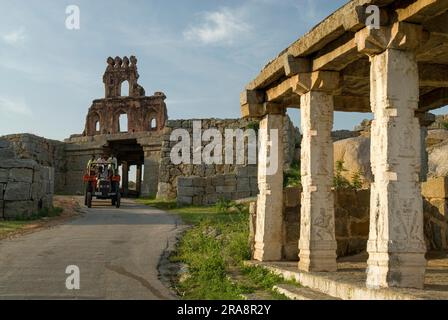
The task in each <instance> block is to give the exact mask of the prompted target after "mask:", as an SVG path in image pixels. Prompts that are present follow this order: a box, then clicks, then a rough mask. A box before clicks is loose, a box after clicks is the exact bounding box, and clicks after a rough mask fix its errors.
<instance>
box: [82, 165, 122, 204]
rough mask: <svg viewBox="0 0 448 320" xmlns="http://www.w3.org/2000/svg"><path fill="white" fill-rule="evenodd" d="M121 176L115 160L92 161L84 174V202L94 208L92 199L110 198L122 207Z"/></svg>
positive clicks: (113, 202)
mask: <svg viewBox="0 0 448 320" xmlns="http://www.w3.org/2000/svg"><path fill="white" fill-rule="evenodd" d="M120 180H121V177H120V175H118V173H117V168H116V164H115V163H113V162H106V161H105V162H96V161H93V162H90V163H89V165H88V167H87V169H86V174H85V175H84V184H85V185H86V187H85V197H84V204H85V205H86V206H87V207H89V208H92V199H93V197H95V198H96V199H101V200H105V199H110V200H111V202H112V205H113V206H116V207H117V208H120V205H121V193H120Z"/></svg>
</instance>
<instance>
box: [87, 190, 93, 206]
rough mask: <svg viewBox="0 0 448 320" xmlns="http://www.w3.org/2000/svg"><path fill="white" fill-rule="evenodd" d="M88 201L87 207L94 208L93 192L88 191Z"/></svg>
mask: <svg viewBox="0 0 448 320" xmlns="http://www.w3.org/2000/svg"><path fill="white" fill-rule="evenodd" d="M86 202H87V207H88V208H92V193H91V192H87V195H86Z"/></svg>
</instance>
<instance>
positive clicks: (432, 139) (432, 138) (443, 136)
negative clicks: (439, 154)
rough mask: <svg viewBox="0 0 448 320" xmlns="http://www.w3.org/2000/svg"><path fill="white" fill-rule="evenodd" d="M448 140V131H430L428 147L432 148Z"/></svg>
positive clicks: (427, 139) (427, 141)
mask: <svg viewBox="0 0 448 320" xmlns="http://www.w3.org/2000/svg"><path fill="white" fill-rule="evenodd" d="M447 140H448V130H446V129H434V130H428V137H427V138H426V143H427V146H428V147H432V146H434V145H436V144H439V143H441V142H444V141H447Z"/></svg>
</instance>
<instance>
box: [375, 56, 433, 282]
mask: <svg viewBox="0 0 448 320" xmlns="http://www.w3.org/2000/svg"><path fill="white" fill-rule="evenodd" d="M371 97H372V101H371V105H372V111H373V113H374V116H375V119H374V120H373V121H372V129H371V164H372V173H373V175H374V177H375V179H374V183H373V184H372V189H371V209H370V210H371V211H370V233H369V241H368V248H367V250H368V252H369V260H368V269H367V286H368V287H371V288H380V287H415V288H423V283H424V274H425V266H426V261H425V257H424V254H425V252H426V246H425V241H424V235H423V204H422V197H421V191H420V177H419V174H420V161H421V151H420V150H421V145H420V139H421V133H420V125H419V121H418V119H417V118H416V116H415V111H416V110H417V108H418V99H419V82H418V66H417V62H416V58H415V54H414V53H413V52H412V51H404V50H397V49H387V50H386V51H385V52H383V53H381V54H379V55H376V56H372V57H371ZM416 142H417V143H416Z"/></svg>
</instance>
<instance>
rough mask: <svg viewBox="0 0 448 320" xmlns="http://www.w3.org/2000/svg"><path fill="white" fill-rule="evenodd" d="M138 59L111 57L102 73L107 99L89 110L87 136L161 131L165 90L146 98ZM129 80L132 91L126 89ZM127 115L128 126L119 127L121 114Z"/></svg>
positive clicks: (163, 117) (85, 134)
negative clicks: (140, 78) (139, 72)
mask: <svg viewBox="0 0 448 320" xmlns="http://www.w3.org/2000/svg"><path fill="white" fill-rule="evenodd" d="M138 78H139V74H138V72H137V58H136V57H134V56H131V57H130V58H128V57H124V58H123V59H122V58H120V57H116V58H115V59H113V58H111V57H109V58H108V59H107V68H106V71H105V73H104V76H103V82H104V87H105V98H104V99H98V100H94V101H93V104H92V106H91V107H90V109H89V112H88V115H87V119H86V126H85V130H84V134H83V135H84V136H95V135H104V134H117V133H134V132H146V131H160V130H162V129H163V128H164V126H165V122H166V120H167V110H166V104H165V99H166V96H165V94H164V93H162V92H156V93H154V95H153V96H149V97H147V96H146V95H145V89H143V87H142V86H140V85H139V84H138V82H137V81H138ZM126 82H127V83H128V86H129V92H123V90H122V88H123V84H124V83H126ZM122 115H126V118H127V129H124V128H120V117H121V116H122Z"/></svg>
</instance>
